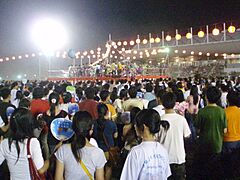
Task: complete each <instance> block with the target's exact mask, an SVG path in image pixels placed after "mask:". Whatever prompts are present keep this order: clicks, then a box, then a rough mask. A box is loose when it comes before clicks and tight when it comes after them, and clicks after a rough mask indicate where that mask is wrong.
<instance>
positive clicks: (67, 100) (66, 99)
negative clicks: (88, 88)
mask: <svg viewBox="0 0 240 180" xmlns="http://www.w3.org/2000/svg"><path fill="white" fill-rule="evenodd" d="M62 97H63V103H64V104H67V103H70V102H71V100H72V94H71V93H70V92H64V93H63V95H62Z"/></svg>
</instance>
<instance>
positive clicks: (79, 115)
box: [71, 111, 93, 162]
mask: <svg viewBox="0 0 240 180" xmlns="http://www.w3.org/2000/svg"><path fill="white" fill-rule="evenodd" d="M92 125H93V121H92V116H91V115H90V114H89V113H88V112H87V111H78V112H76V113H75V115H74V116H73V122H72V129H73V131H74V132H75V135H74V138H73V141H72V142H71V150H72V153H73V155H74V157H75V159H76V161H77V162H79V161H80V160H81V154H80V151H79V150H80V149H82V148H83V147H84V146H85V145H86V138H87V139H88V140H90V135H89V131H90V130H91V129H92Z"/></svg>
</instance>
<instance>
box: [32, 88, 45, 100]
mask: <svg viewBox="0 0 240 180" xmlns="http://www.w3.org/2000/svg"><path fill="white" fill-rule="evenodd" d="M43 96H44V90H43V88H42V87H35V88H34V89H33V99H41V98H43Z"/></svg>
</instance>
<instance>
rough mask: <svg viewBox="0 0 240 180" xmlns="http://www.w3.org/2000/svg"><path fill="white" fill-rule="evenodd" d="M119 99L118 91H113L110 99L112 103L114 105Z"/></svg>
mask: <svg viewBox="0 0 240 180" xmlns="http://www.w3.org/2000/svg"><path fill="white" fill-rule="evenodd" d="M117 98H118V95H117V91H112V93H111V95H110V99H111V101H112V103H114V101H115V100H116V99H117Z"/></svg>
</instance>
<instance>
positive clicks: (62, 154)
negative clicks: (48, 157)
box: [55, 144, 107, 180]
mask: <svg viewBox="0 0 240 180" xmlns="http://www.w3.org/2000/svg"><path fill="white" fill-rule="evenodd" d="M80 154H81V160H82V161H83V163H84V165H85V166H86V168H87V169H88V171H89V173H90V174H91V175H92V177H94V173H95V171H96V170H97V169H101V168H103V167H104V165H105V163H106V162H107V161H106V158H105V156H104V153H103V151H102V150H101V149H100V148H97V147H87V146H85V147H83V148H82V149H81V150H80ZM55 156H56V158H57V159H58V161H60V162H61V163H63V164H64V179H65V180H72V179H81V180H89V177H88V176H87V174H86V172H85V171H84V170H83V168H82V167H81V165H80V163H79V162H77V161H76V159H75V157H74V155H73V153H72V150H71V145H70V144H64V145H62V146H61V147H60V148H59V149H58V150H57V152H56V153H55Z"/></svg>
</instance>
